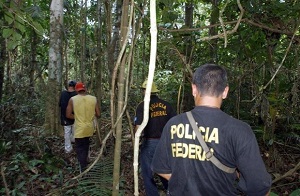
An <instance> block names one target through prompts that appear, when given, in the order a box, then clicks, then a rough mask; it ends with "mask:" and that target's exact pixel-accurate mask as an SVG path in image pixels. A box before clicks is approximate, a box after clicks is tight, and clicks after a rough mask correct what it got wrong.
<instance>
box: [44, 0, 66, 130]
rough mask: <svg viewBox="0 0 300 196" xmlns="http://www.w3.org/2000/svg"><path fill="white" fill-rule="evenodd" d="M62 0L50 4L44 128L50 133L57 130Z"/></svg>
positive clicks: (53, 0)
mask: <svg viewBox="0 0 300 196" xmlns="http://www.w3.org/2000/svg"><path fill="white" fill-rule="evenodd" d="M62 26H63V0H52V2H51V6H50V44H49V65H48V70H49V75H48V88H47V101H46V104H47V105H46V114H45V128H46V130H47V131H51V132H52V133H53V132H55V133H57V131H58V130H59V126H58V125H59V124H58V114H59V108H58V99H59V94H60V84H61V76H62V73H61V67H62V39H61V38H62Z"/></svg>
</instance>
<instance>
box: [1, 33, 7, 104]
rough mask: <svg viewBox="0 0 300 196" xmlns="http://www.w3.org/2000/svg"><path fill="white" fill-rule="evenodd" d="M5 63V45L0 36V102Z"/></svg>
mask: <svg viewBox="0 0 300 196" xmlns="http://www.w3.org/2000/svg"><path fill="white" fill-rule="evenodd" d="M5 62H6V44H5V39H4V38H3V37H2V36H0V102H1V101H2V97H3V84H4V70H5V69H4V68H5Z"/></svg>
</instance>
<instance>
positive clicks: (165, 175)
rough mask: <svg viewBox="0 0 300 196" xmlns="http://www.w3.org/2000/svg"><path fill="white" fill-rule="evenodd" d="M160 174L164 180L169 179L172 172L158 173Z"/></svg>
mask: <svg viewBox="0 0 300 196" xmlns="http://www.w3.org/2000/svg"><path fill="white" fill-rule="evenodd" d="M158 175H160V176H161V177H163V178H165V179H166V180H170V178H171V176H172V174H158Z"/></svg>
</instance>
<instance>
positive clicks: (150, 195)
mask: <svg viewBox="0 0 300 196" xmlns="http://www.w3.org/2000/svg"><path fill="white" fill-rule="evenodd" d="M146 86H147V81H145V82H144V83H143V85H142V89H143V91H144V93H145V90H146ZM158 92H159V90H158V89H157V87H156V85H155V83H153V84H152V88H151V97H150V105H149V120H148V123H147V125H146V127H145V128H144V130H143V143H142V147H141V153H140V164H141V170H142V177H143V181H144V187H145V191H146V195H147V196H158V195H159V193H158V189H157V186H156V183H155V181H154V178H153V177H154V176H153V172H152V170H151V167H150V166H151V162H152V157H153V154H154V152H155V148H156V145H157V144H158V142H159V139H160V136H161V133H162V130H163V128H164V126H165V124H166V123H167V122H168V120H169V119H170V118H172V117H173V116H175V115H176V113H175V111H174V110H173V108H172V106H171V105H170V103H168V102H166V101H164V100H162V99H160V98H159V97H158V96H157V93H158ZM143 114H144V102H141V103H140V104H139V105H138V107H137V109H136V115H135V131H136V130H137V129H138V127H139V125H141V123H142V122H143ZM161 181H162V183H163V186H164V188H165V189H166V190H167V187H168V182H167V180H165V179H163V178H161Z"/></svg>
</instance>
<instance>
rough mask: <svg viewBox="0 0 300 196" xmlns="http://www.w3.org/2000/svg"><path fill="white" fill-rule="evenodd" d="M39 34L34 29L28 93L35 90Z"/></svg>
mask: <svg viewBox="0 0 300 196" xmlns="http://www.w3.org/2000/svg"><path fill="white" fill-rule="evenodd" d="M37 40H38V37H37V34H36V32H35V31H34V30H32V41H31V63H29V69H30V70H29V86H30V89H29V91H28V94H29V95H30V93H31V92H32V91H34V72H35V69H36V67H37V61H36V48H37Z"/></svg>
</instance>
